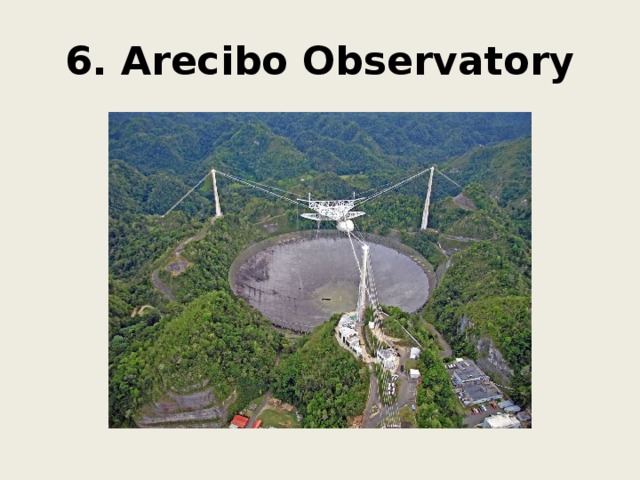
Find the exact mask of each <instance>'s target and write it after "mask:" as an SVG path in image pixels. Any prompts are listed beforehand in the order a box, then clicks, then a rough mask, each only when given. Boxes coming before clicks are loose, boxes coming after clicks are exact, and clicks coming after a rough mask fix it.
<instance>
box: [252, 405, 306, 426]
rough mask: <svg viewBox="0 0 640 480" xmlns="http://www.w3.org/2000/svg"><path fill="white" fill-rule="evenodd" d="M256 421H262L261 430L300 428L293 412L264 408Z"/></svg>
mask: <svg viewBox="0 0 640 480" xmlns="http://www.w3.org/2000/svg"><path fill="white" fill-rule="evenodd" d="M258 419H259V420H262V428H267V427H274V428H300V427H301V426H302V425H301V424H300V422H299V421H298V419H297V418H296V414H295V413H294V412H287V411H285V410H281V409H277V410H276V409H273V408H271V407H269V408H265V409H264V410H263V411H262V413H261V414H260V415H259V416H258Z"/></svg>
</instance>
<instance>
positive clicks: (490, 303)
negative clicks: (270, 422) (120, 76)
mask: <svg viewBox="0 0 640 480" xmlns="http://www.w3.org/2000/svg"><path fill="white" fill-rule="evenodd" d="M109 128H110V130H109V325H110V329H109V341H110V343H109V372H110V424H111V425H131V419H132V418H134V416H135V414H136V411H137V410H139V408H140V405H141V404H142V403H144V402H146V401H149V400H150V399H152V398H154V396H158V395H160V394H161V392H162V391H163V390H167V389H180V388H186V389H188V388H189V387H190V386H189V385H188V383H189V382H190V381H191V380H188V379H189V378H191V379H196V377H198V378H203V377H202V376H204V377H206V378H208V379H209V382H210V384H211V385H215V384H217V383H216V382H221V383H220V384H219V386H218V387H216V388H218V391H217V395H219V396H224V395H225V394H227V393H228V392H229V391H230V389H231V390H233V389H236V390H237V391H239V392H241V393H242V392H246V393H247V395H249V394H250V393H251V394H253V393H255V390H251V389H250V388H249V387H247V386H246V385H244V384H242V383H241V382H240V380H238V379H236V380H235V381H232V380H231V379H230V378H227V377H225V376H224V375H226V374H227V372H234V376H235V374H236V373H237V372H238V371H239V370H242V366H243V365H244V364H245V363H246V362H247V361H250V360H249V357H245V356H243V355H242V354H240V353H239V352H238V351H235V350H233V351H234V352H235V353H234V354H233V355H230V356H229V358H228V359H218V357H216V355H217V354H218V353H219V352H218V353H216V351H215V350H216V348H217V346H218V345H222V344H220V343H219V335H223V336H224V335H226V334H227V333H228V334H229V335H230V337H229V338H234V339H235V338H239V337H242V336H244V335H245V333H243V332H244V331H245V329H248V330H251V331H252V332H253V331H255V335H258V337H259V338H260V339H261V340H263V341H265V342H266V345H267V347H265V348H266V350H265V352H259V355H261V356H260V358H262V359H263V360H264V361H262V360H260V362H261V363H260V365H261V366H260V367H259V368H257V369H256V370H255V371H254V370H251V372H253V373H248V375H249V378H250V379H251V381H252V382H253V381H254V380H255V381H256V382H257V383H256V385H258V386H259V388H258V389H262V388H263V387H264V386H265V385H267V384H268V383H269V382H271V385H275V386H276V387H274V388H278V389H279V391H281V392H282V395H283V396H286V399H289V400H291V401H292V402H293V403H294V404H296V405H297V406H299V407H302V408H304V409H305V411H307V413H308V415H307V417H308V420H305V421H306V422H308V423H307V425H312V424H313V425H321V424H322V425H327V423H326V422H331V421H330V420H327V419H325V418H324V416H325V414H324V412H325V411H331V409H336V408H337V409H338V410H336V411H339V412H340V413H339V417H340V418H341V419H342V420H340V421H338V420H336V422H337V423H336V425H337V424H342V423H340V422H342V421H343V420H344V418H346V417H345V415H347V413H346V412H349V413H348V415H351V411H352V410H355V407H353V405H356V404H357V405H360V403H361V399H360V394H359V393H358V392H360V390H359V389H360V388H361V385H360V383H359V380H357V378H359V373H357V372H359V370H357V371H356V370H354V372H352V373H354V375H356V377H357V378H356V379H352V380H349V381H346V380H345V382H346V383H344V382H343V383H341V386H340V387H338V384H337V383H336V382H334V377H335V375H334V374H335V372H334V371H333V370H332V369H331V368H332V367H331V366H330V365H323V364H322V362H320V363H318V360H319V359H317V358H312V357H313V356H314V355H316V354H318V353H319V352H322V353H323V354H326V355H329V356H332V355H333V353H336V352H333V353H332V351H331V347H330V346H329V343H330V342H329V341H328V340H326V338H325V340H321V338H324V337H322V335H325V337H326V336H327V335H328V333H327V332H328V330H327V331H326V332H325V331H322V332H320V333H318V335H320V336H319V337H313V338H311V339H309V340H307V343H308V344H307V343H305V344H304V345H301V346H300V348H298V349H294V350H295V353H293V354H292V355H290V356H287V355H284V356H283V358H282V364H281V366H280V367H279V368H278V369H277V370H273V368H272V365H271V366H267V364H269V362H271V360H272V357H271V355H272V352H273V351H275V350H274V349H276V348H277V346H278V345H279V342H280V340H279V338H280V337H279V336H278V335H277V334H276V333H275V330H274V329H273V327H271V326H270V324H269V323H268V322H265V321H263V320H259V319H257V317H255V318H254V315H257V314H256V313H255V311H253V313H251V312H252V309H250V308H249V307H247V306H246V305H244V304H243V302H241V301H239V300H238V299H236V298H234V297H233V294H232V293H231V291H230V289H229V285H228V281H227V277H228V268H229V265H230V264H231V262H232V261H233V259H234V258H235V256H236V255H237V254H238V253H239V252H240V251H241V250H242V249H243V248H244V247H246V246H247V245H249V244H250V243H252V242H254V241H257V240H260V239H263V238H265V237H267V236H269V235H271V234H275V233H282V232H284V231H289V230H294V229H308V228H316V225H315V222H312V221H308V220H304V219H301V218H300V217H299V213H302V212H301V211H298V210H296V208H295V206H292V205H291V204H288V203H286V202H282V201H279V200H274V199H273V198H272V197H269V196H266V195H265V194H263V193H260V192H256V191H255V190H252V189H250V188H248V187H246V186H243V185H240V184H238V183H234V182H232V181H230V180H229V179H227V178H224V177H222V176H220V177H219V178H218V187H219V190H220V196H221V203H222V209H223V212H224V214H225V216H224V217H223V218H222V219H219V220H217V221H216V222H215V224H214V225H213V226H212V227H211V228H210V229H209V231H208V232H207V233H206V234H205V233H204V230H203V229H204V228H205V227H206V226H207V225H208V222H209V219H210V217H211V216H212V215H213V212H214V209H213V201H212V191H211V190H212V185H211V181H210V179H207V180H206V181H204V182H203V183H202V185H200V186H199V187H198V188H197V189H196V190H195V191H194V192H193V194H192V195H190V196H189V198H188V199H186V200H185V201H184V202H183V203H181V204H180V206H179V207H178V208H177V209H176V210H174V211H173V212H171V213H170V214H169V215H167V216H166V217H164V218H160V215H161V214H163V213H164V212H166V210H167V209H168V208H169V207H171V206H172V205H173V204H174V203H175V202H176V201H177V200H178V199H179V198H180V197H181V196H182V195H184V194H185V193H186V192H187V191H188V190H189V189H190V188H191V187H192V186H193V185H194V184H196V182H198V181H199V180H200V179H201V178H202V177H204V176H205V175H206V173H207V172H208V171H209V170H210V169H211V168H212V167H215V168H216V169H219V170H221V171H223V172H224V171H226V172H228V173H232V174H235V175H239V176H241V177H245V178H248V179H252V180H258V181H261V182H265V183H268V184H270V185H273V186H277V187H279V188H282V189H284V190H287V191H289V192H294V193H295V194H296V195H300V196H306V194H307V192H311V194H312V195H313V196H315V197H320V198H338V197H342V198H347V197H351V195H353V194H354V193H355V194H356V195H359V194H360V193H361V192H365V191H367V190H369V189H379V188H381V187H382V186H384V185H386V184H389V183H394V182H396V181H398V180H400V179H402V178H405V177H406V176H407V175H409V174H411V173H415V172H417V171H419V170H422V169H424V168H426V167H427V166H429V165H431V164H433V163H437V164H438V169H439V170H441V171H443V172H445V173H446V174H447V175H448V176H450V177H451V178H452V179H454V180H455V181H456V182H458V183H460V184H461V185H465V186H467V188H466V189H465V194H464V198H462V197H459V194H460V189H459V188H458V187H456V186H454V185H453V184H451V183H450V182H449V181H447V180H446V179H444V178H443V177H442V176H440V175H438V174H437V175H436V177H435V179H434V189H433V198H432V200H433V203H432V205H433V207H432V215H431V217H430V223H429V225H430V227H432V228H434V229H436V230H433V229H430V230H427V231H425V232H420V231H418V228H419V225H420V217H421V214H422V208H423V206H424V195H425V192H426V177H421V178H420V179H418V180H416V181H414V182H412V183H409V184H407V185H406V186H403V187H402V188H401V189H398V190H395V191H393V192H391V193H389V194H388V195H385V196H383V197H381V198H380V199H376V200H373V201H371V202H369V203H367V204H366V208H365V211H366V212H367V215H365V216H364V217H361V218H359V219H358V221H357V222H356V223H357V226H358V228H359V229H361V230H362V231H366V232H372V233H379V234H382V235H386V234H390V235H394V236H396V238H398V237H399V238H401V239H402V240H403V241H405V242H406V243H407V244H409V245H410V246H413V247H414V248H416V250H418V251H419V252H420V253H422V254H423V255H424V256H425V257H426V258H427V259H428V260H429V261H430V262H431V263H432V264H433V265H434V266H436V267H438V266H439V267H440V268H441V270H444V267H445V265H450V268H449V270H448V271H447V272H446V274H444V277H443V280H442V282H441V284H440V286H439V288H438V290H437V291H436V292H435V293H434V297H433V302H432V304H431V305H430V306H428V307H427V309H426V310H425V317H426V318H427V319H429V320H431V321H433V323H434V324H436V325H438V327H439V328H441V329H442V330H443V332H444V333H445V335H446V336H447V338H448V339H449V340H450V341H451V342H452V344H453V346H454V348H455V349H456V351H459V352H465V351H469V352H471V353H473V351H472V350H473V349H474V348H475V345H476V344H477V343H478V341H480V340H482V339H490V340H491V342H492V344H491V345H492V346H493V347H495V348H496V349H499V350H500V352H501V353H502V355H503V356H504V358H505V361H506V362H507V363H508V365H509V366H510V368H511V369H512V370H513V371H514V374H513V379H514V381H515V382H516V383H517V384H518V385H519V386H518V388H522V389H523V392H524V393H525V394H527V392H528V390H527V389H528V388H529V385H530V382H529V380H528V378H529V377H528V375H529V373H530V371H529V370H528V368H529V365H530V311H529V310H527V309H526V305H527V304H530V286H531V280H530V278H531V276H530V268H531V267H530V258H531V253H530V250H531V245H530V234H531V230H530V216H531V142H530V138H528V136H529V135H530V130H531V118H530V115H529V114H526V113H523V114H519V113H506V114H501V113H488V114H480V113H453V114H448V113H438V114H424V113H402V114H392V113H388V114H374V113H357V114H341V113H337V114H329V113H246V114H244V113H213V114H211V113H197V114H188V113H175V114H174V113H167V114H156V113H153V114H147V113H112V114H111V115H110V117H109ZM454 197H456V198H455V200H454ZM461 202H462V203H461ZM465 202H466V203H465ZM461 205H463V206H464V208H463V206H461ZM267 225H268V226H269V230H267V228H266V226H267ZM322 228H333V226H331V225H323V226H322ZM199 231H202V232H203V234H202V235H200V236H199V237H198V238H199V239H198V241H193V242H190V243H188V244H187V245H186V246H185V247H184V249H183V252H182V254H181V255H182V256H183V259H186V260H188V262H189V266H188V268H187V269H186V270H185V271H184V272H183V273H181V274H180V275H177V276H176V275H172V274H171V273H169V272H168V271H167V270H166V269H165V268H164V266H165V265H166V264H167V263H168V262H169V261H172V259H175V258H176V256H175V255H174V254H173V250H174V249H175V248H176V247H177V245H178V244H179V243H180V242H182V241H185V240H186V239H188V238H190V237H193V236H194V235H196V234H197V233H198V232H199ZM458 237H471V238H472V240H473V241H467V242H466V243H465V242H464V241H461V240H459V239H457V238H458ZM443 248H444V249H445V250H446V252H448V255H451V252H457V253H454V254H453V256H451V257H447V256H445V254H444V253H443ZM152 272H156V274H157V276H158V278H159V279H160V280H161V281H162V282H164V284H165V285H167V286H168V288H170V289H171V291H172V292H173V294H174V296H175V298H176V301H175V302H171V301H169V300H168V299H167V297H166V296H165V295H163V294H162V293H161V292H160V291H159V290H158V289H157V288H155V287H154V285H153V283H152V281H151V274H152ZM212 292H213V293H212ZM145 305H146V306H149V307H147V308H145V309H144V310H143V311H142V309H141V307H142V306H145ZM198 309H202V312H200V311H199V310H198ZM207 309H212V310H215V311H216V312H218V311H219V313H220V315H217V314H216V315H213V317H211V318H209V317H207V315H208V314H205V310H207ZM137 312H138V313H137ZM199 312H200V313H199ZM234 312H235V313H234ZM235 315H239V317H240V318H239V319H236V318H235ZM232 317H234V318H233V319H232ZM462 318H467V319H470V322H467V323H466V324H465V325H470V326H469V327H468V328H467V329H466V330H465V331H464V332H459V331H458V329H457V327H456V325H459V324H460V321H461V319H462ZM234 322H235V323H234ZM238 322H239V323H238ZM227 323H229V326H228V327H226V326H224V327H223V326H221V325H226V324H227ZM521 327H522V328H521ZM227 328H229V329H230V330H229V331H228V332H227V330H226V329H227ZM416 328H417V327H416ZM219 329H222V330H219ZM180 332H184V335H183V334H182V333H180ZM189 332H190V333H189ZM269 332H270V333H269ZM527 332H528V333H527ZM200 335H204V336H205V339H204V340H202V342H200V340H199V339H198V338H197V337H199V336H200ZM211 335H213V337H211ZM251 335H253V333H251V334H250V335H249V336H251ZM265 335H266V336H265ZM314 335H315V333H314ZM527 335H529V336H527ZM258 337H256V338H258ZM251 338H253V337H251ZM327 338H328V337H327ZM234 341H235V340H234ZM256 341H258V343H259V342H260V340H256ZM189 343H193V346H188V345H187V344H189ZM224 344H225V345H226V340H225V341H224ZM527 345H528V346H529V350H527V348H526V347H527ZM251 348H253V346H252V347H251ZM250 351H251V352H253V353H256V351H255V350H251V349H250ZM167 352H173V353H171V354H170V355H169V353H167ZM309 352H314V353H313V354H310V353H309ZM342 353H345V354H347V355H349V354H348V353H347V352H339V353H338V354H342ZM480 354H481V353H480ZM183 356H184V360H180V362H178V361H177V360H178V359H179V358H182V357H183ZM425 358H427V357H425ZM429 358H431V357H429ZM434 358H435V357H434ZM431 360H432V361H433V362H435V361H436V360H435V359H433V358H432V359H431ZM425 361H426V360H425ZM211 362H213V363H211ZM350 362H351V363H352V364H353V365H352V366H348V365H347V357H345V358H344V363H343V361H342V360H339V361H338V363H337V364H336V365H337V366H339V368H341V369H343V371H341V372H342V373H344V372H346V371H350V369H352V368H354V365H355V366H357V363H355V360H353V358H351V359H350ZM433 362H432V365H435V363H433ZM161 364H162V368H160V365H161ZM187 365H188V366H189V367H188V368H187ZM301 365H304V366H305V368H307V367H308V369H307V370H306V371H307V372H311V373H309V374H310V375H312V376H315V375H316V370H317V371H322V372H325V373H327V376H326V377H323V378H322V382H325V381H326V383H322V382H321V383H319V384H318V385H320V386H319V387H318V388H321V389H322V391H323V392H325V394H323V395H322V398H323V400H322V402H321V400H320V399H319V398H315V397H309V394H308V393H307V394H305V395H306V396H305V397H304V398H303V397H302V396H300V395H299V393H300V392H296V391H294V390H293V389H292V388H293V387H292V385H290V384H289V385H288V386H287V384H286V382H285V383H283V378H285V377H286V378H289V379H291V378H296V379H297V378H301V382H303V384H304V382H307V381H308V380H309V378H306V377H304V375H303V374H301V370H300V368H301ZM222 366H224V368H222ZM336 368H338V367H336ZM425 368H428V367H427V366H425ZM221 372H222V373H221ZM438 372H439V370H438V369H434V370H433V378H432V380H433V385H438V384H439V382H440V381H444V380H443V379H444V377H442V375H441V373H442V372H439V373H438ZM262 375H264V378H262V377H261V376H262ZM283 375H284V377H283ZM300 375H302V377H300ZM336 375H337V374H336ZM287 376H288V377H287ZM258 377H260V379H259V380H258ZM181 379H182V380H181ZM183 380H184V382H186V383H184V382H183V383H181V382H182V381H183ZM187 380H188V381H187ZM352 381H353V382H355V383H351V382H352ZM194 382H196V380H194ZM265 382H267V383H265ZM527 382H529V383H527ZM196 383H197V382H196ZM445 383H446V382H445ZM193 385H195V383H193ZM193 385H191V386H193ZM443 385H444V384H443ZM448 388H449V387H444V386H443V387H441V389H440V390H438V391H437V392H436V391H429V390H424V392H423V393H420V395H421V397H420V398H422V400H421V401H422V407H423V408H420V406H419V408H418V410H417V411H418V412H419V413H420V412H422V413H421V414H420V415H421V416H419V418H422V420H420V424H421V425H422V426H438V425H440V426H451V425H453V424H457V422H458V420H459V419H458V418H457V417H456V415H457V413H455V412H454V410H447V411H449V413H448V414H447V415H449V417H450V418H451V422H452V423H451V422H447V421H445V420H444V417H442V416H441V414H442V411H443V408H444V407H443V406H444V405H446V403H447V402H448V401H449V397H448V396H447V395H448V394H447V391H449V390H447V389H448ZM338 390H339V391H338ZM434 395H435V396H436V397H437V398H439V399H440V401H441V403H440V406H437V405H436V404H434V403H433V401H434V400H433V399H434ZM243 399H245V395H244V394H242V395H241V396H240V397H239V400H238V401H240V400H243ZM323 402H324V403H323ZM428 405H430V406H428ZM434 405H435V406H434ZM447 408H448V407H447ZM434 409H435V410H434ZM438 412H439V413H438ZM445 416H446V415H445Z"/></svg>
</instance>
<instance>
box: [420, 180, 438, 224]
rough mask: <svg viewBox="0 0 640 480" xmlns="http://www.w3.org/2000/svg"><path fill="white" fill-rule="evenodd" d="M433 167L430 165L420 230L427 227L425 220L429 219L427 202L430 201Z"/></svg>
mask: <svg viewBox="0 0 640 480" xmlns="http://www.w3.org/2000/svg"><path fill="white" fill-rule="evenodd" d="M434 169H435V167H431V173H430V174H429V185H428V187H427V198H426V199H425V201H424V212H422V225H420V230H425V229H426V228H427V222H428V221H429V203H430V202H431V184H432V183H433V170H434Z"/></svg>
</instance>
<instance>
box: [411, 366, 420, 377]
mask: <svg viewBox="0 0 640 480" xmlns="http://www.w3.org/2000/svg"><path fill="white" fill-rule="evenodd" d="M409 377H411V378H413V379H414V380H415V379H417V378H420V370H416V369H415V368H411V369H409Z"/></svg>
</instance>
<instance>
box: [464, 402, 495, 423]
mask: <svg viewBox="0 0 640 480" xmlns="http://www.w3.org/2000/svg"><path fill="white" fill-rule="evenodd" d="M484 405H485V407H486V408H487V411H486V412H483V411H482V410H480V413H476V414H474V413H472V412H471V408H469V409H467V410H465V412H466V416H465V417H464V420H463V421H462V423H463V424H464V425H466V426H467V427H475V426H476V425H478V424H480V423H482V422H483V421H484V419H485V418H487V417H490V416H491V415H495V414H496V413H499V412H502V411H503V410H502V409H501V408H500V407H497V408H495V409H494V408H493V407H492V406H491V404H490V403H487V404H484ZM473 408H476V409H480V406H479V405H474V406H473Z"/></svg>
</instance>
